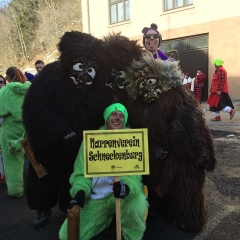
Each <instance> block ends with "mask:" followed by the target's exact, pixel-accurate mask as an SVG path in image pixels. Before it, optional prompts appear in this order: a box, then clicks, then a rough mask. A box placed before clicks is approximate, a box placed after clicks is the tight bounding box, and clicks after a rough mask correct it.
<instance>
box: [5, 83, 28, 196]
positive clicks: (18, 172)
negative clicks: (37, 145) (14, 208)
mask: <svg viewBox="0 0 240 240" xmlns="http://www.w3.org/2000/svg"><path fill="white" fill-rule="evenodd" d="M30 85H31V83H30V82H25V83H20V82H11V83H9V84H7V85H6V86H5V87H3V88H2V89H1V90H0V118H3V124H2V127H1V132H0V144H1V148H2V154H3V164H4V172H5V177H6V183H7V191H8V195H9V196H12V197H18V196H21V195H22V194H23V191H24V190H23V166H24V151H20V152H19V153H16V154H12V153H10V152H9V146H8V144H9V141H12V140H19V139H23V138H24V133H25V130H24V127H23V123H22V104H23V100H24V97H25V95H26V93H27V91H28V89H29V87H30Z"/></svg>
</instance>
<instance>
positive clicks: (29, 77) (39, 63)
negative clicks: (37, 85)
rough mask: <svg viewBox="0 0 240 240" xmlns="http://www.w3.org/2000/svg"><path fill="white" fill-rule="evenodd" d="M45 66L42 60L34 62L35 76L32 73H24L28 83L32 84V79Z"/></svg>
mask: <svg viewBox="0 0 240 240" xmlns="http://www.w3.org/2000/svg"><path fill="white" fill-rule="evenodd" d="M44 66H45V64H44V62H43V61H42V60H37V61H36V62H35V69H36V71H37V73H36V74H35V75H33V74H32V73H29V72H25V73H24V74H25V76H26V78H27V80H28V81H30V82H32V81H33V79H34V78H35V77H36V76H37V75H38V74H39V73H40V72H41V71H42V70H43V68H44Z"/></svg>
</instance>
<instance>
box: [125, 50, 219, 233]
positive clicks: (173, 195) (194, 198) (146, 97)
mask: <svg viewBox="0 0 240 240" xmlns="http://www.w3.org/2000/svg"><path fill="white" fill-rule="evenodd" d="M127 80H128V82H129V84H130V85H129V86H128V87H127V91H128V92H129V95H130V96H131V97H132V98H133V99H132V100H131V101H130V102H129V103H128V106H127V107H128V112H129V123H130V126H131V128H148V134H149V148H150V153H149V156H150V175H149V176H146V177H144V183H145V184H147V186H148V189H149V203H150V212H151V213H152V214H159V213H162V214H164V213H165V214H166V217H168V218H170V219H171V220H173V219H174V220H177V221H178V223H179V224H180V227H181V228H182V229H185V230H198V229H200V228H201V227H202V226H203V225H204V224H205V223H206V220H207V214H206V206H205V197H204V192H203V186H204V181H205V170H206V171H213V170H214V168H215V164H216V159H215V153H214V147H213V141H212V137H211V135H210V132H209V129H208V127H207V125H206V122H205V119H204V116H203V112H202V111H201V108H200V106H199V105H198V102H197V100H196V99H195V97H194V96H193V95H192V94H191V92H190V91H188V90H187V89H186V88H185V87H184V86H183V85H182V77H181V76H180V72H179V70H178V62H171V61H162V60H154V58H153V57H152V55H151V54H150V53H148V52H147V53H146V54H144V55H143V57H142V59H141V60H140V61H135V62H134V64H133V65H132V66H131V68H130V69H129V71H128V73H127ZM163 149H164V151H163ZM165 151H166V152H167V153H166V152H165Z"/></svg>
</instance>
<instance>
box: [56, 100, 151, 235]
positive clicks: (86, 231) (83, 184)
mask: <svg viewBox="0 0 240 240" xmlns="http://www.w3.org/2000/svg"><path fill="white" fill-rule="evenodd" d="M103 115H104V119H105V125H104V126H102V127H101V128H100V130H108V129H126V128H127V127H126V123H127V119H128V113H127V110H126V108H125V107H124V106H123V105H122V104H120V103H115V104H112V105H110V106H109V107H107V108H106V109H105V111H104V114H103ZM141 179H142V177H141V176H140V175H138V176H122V177H120V181H119V182H115V181H114V177H96V178H85V177H84V156H83V143H82V145H81V147H80V150H79V153H78V156H77V158H76V161H75V164H74V172H73V173H72V175H71V177H70V184H71V185H72V187H71V189H70V194H71V196H72V197H73V200H71V201H70V206H69V209H71V208H72V207H73V206H74V205H78V206H79V207H80V212H81V213H80V214H81V221H80V239H81V240H88V239H91V238H93V237H94V236H96V235H97V234H99V233H100V232H101V231H103V230H104V229H106V228H107V227H108V226H109V225H110V223H111V221H112V219H113V216H114V214H115V198H121V200H120V205H121V228H122V235H123V237H124V239H125V240H133V239H134V240H140V239H142V237H143V234H144V231H145V229H146V223H145V214H146V211H147V205H148V203H147V200H146V196H145V195H144V193H143V184H142V182H141ZM85 197H88V200H87V202H86V203H85V204H84V199H85ZM67 235H68V232H67V219H66V220H65V222H64V223H63V225H62V227H61V229H60V231H59V238H60V239H61V240H66V239H67Z"/></svg>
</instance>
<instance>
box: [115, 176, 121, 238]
mask: <svg viewBox="0 0 240 240" xmlns="http://www.w3.org/2000/svg"><path fill="white" fill-rule="evenodd" d="M115 182H119V177H115ZM116 228H117V240H121V239H122V231H121V206H120V198H116Z"/></svg>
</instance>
